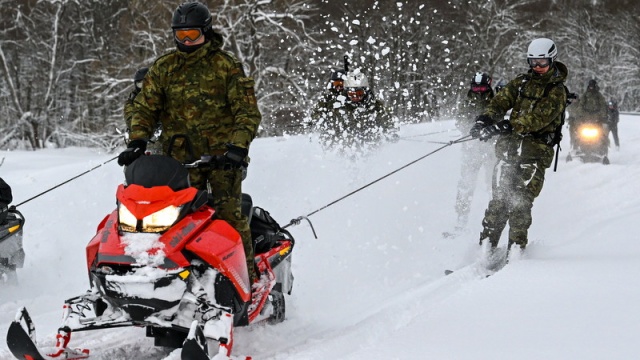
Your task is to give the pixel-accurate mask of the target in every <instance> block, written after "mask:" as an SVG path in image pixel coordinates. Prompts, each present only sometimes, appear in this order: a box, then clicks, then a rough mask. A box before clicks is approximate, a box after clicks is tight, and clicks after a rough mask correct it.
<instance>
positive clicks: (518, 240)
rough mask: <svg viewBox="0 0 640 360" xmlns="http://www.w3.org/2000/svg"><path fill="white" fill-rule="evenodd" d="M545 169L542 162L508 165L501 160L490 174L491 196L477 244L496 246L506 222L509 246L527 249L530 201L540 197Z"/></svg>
mask: <svg viewBox="0 0 640 360" xmlns="http://www.w3.org/2000/svg"><path fill="white" fill-rule="evenodd" d="M545 169H546V167H545V166H544V164H543V163H541V162H531V163H515V164H514V163H507V162H505V161H503V160H500V161H498V162H497V163H496V165H495V168H494V172H493V184H492V187H493V189H492V190H493V194H492V199H491V201H489V206H488V207H487V210H486V211H485V215H484V219H483V220H482V226H483V230H482V233H481V234H480V244H482V242H483V240H485V239H489V242H490V243H491V246H492V247H496V246H498V242H499V241H500V235H501V234H502V231H503V230H504V228H505V226H506V225H507V222H509V244H508V246H509V247H511V245H513V244H517V245H519V246H520V248H522V249H524V248H525V247H526V246H527V242H528V239H527V233H528V230H529V226H531V221H532V219H531V208H532V207H533V200H534V199H535V198H536V197H537V196H538V195H540V191H541V190H542V185H543V184H544V174H545Z"/></svg>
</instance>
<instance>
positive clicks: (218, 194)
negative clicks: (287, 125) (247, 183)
mask: <svg viewBox="0 0 640 360" xmlns="http://www.w3.org/2000/svg"><path fill="white" fill-rule="evenodd" d="M189 180H190V181H191V186H193V187H195V188H198V189H200V190H207V183H208V184H209V185H210V198H211V199H212V201H213V207H214V209H215V210H216V216H217V218H219V219H221V220H224V221H226V222H228V223H229V224H230V225H231V226H233V228H234V229H236V231H238V233H240V236H241V237H242V244H243V245H244V254H245V256H246V258H247V270H248V272H249V280H251V282H252V283H253V282H254V281H255V280H257V279H258V274H257V273H256V269H255V255H254V251H253V240H252V239H251V229H250V228H249V221H248V219H247V217H246V216H244V215H243V214H242V211H241V209H242V171H241V170H240V169H224V170H223V169H214V170H202V169H191V170H189Z"/></svg>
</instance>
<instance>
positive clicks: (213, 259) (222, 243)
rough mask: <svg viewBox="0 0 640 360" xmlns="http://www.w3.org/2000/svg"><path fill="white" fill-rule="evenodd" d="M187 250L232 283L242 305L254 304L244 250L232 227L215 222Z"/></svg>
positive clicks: (219, 221) (191, 242) (218, 221)
mask: <svg viewBox="0 0 640 360" xmlns="http://www.w3.org/2000/svg"><path fill="white" fill-rule="evenodd" d="M185 248H186V249H187V250H189V251H190V252H192V253H194V254H196V255H197V256H198V257H200V258H201V259H202V260H204V261H206V262H207V263H208V264H210V265H211V266H213V267H214V268H216V269H218V270H219V271H220V273H222V274H223V275H224V276H226V277H228V278H229V279H231V281H232V282H233V284H234V286H235V288H236V291H237V292H238V294H239V295H240V298H241V299H242V301H245V302H247V301H249V300H250V297H251V285H250V284H249V273H248V271H247V265H246V257H245V254H244V246H243V245H242V239H241V238H240V234H238V232H237V231H236V230H235V229H234V228H233V227H232V226H231V225H229V224H228V223H227V222H225V221H222V220H214V221H213V222H212V223H211V225H210V226H209V227H207V229H205V230H204V231H202V233H200V235H199V236H198V237H196V238H195V239H194V240H192V241H190V242H188V243H187V244H186V246H185Z"/></svg>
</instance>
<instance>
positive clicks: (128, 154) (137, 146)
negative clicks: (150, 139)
mask: <svg viewBox="0 0 640 360" xmlns="http://www.w3.org/2000/svg"><path fill="white" fill-rule="evenodd" d="M146 150H147V142H146V141H144V140H140V139H137V140H131V142H130V143H129V146H128V147H127V149H126V150H125V151H123V152H121V153H120V155H118V165H120V166H123V165H127V166H128V165H131V163H132V162H134V161H135V160H136V159H137V158H139V157H140V156H142V155H143V154H144V152H145V151H146Z"/></svg>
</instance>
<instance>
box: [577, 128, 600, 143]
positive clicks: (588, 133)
mask: <svg viewBox="0 0 640 360" xmlns="http://www.w3.org/2000/svg"><path fill="white" fill-rule="evenodd" d="M580 135H581V136H582V138H584V139H585V140H594V139H596V138H598V137H599V136H600V130H599V129H598V128H595V127H591V126H585V127H583V128H581V129H580Z"/></svg>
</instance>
